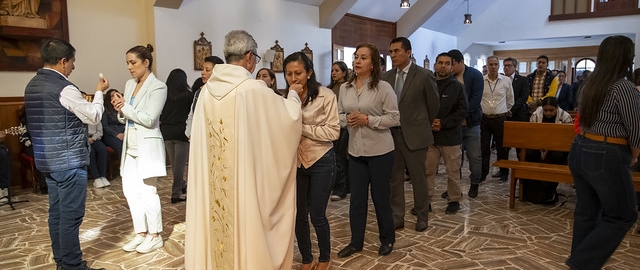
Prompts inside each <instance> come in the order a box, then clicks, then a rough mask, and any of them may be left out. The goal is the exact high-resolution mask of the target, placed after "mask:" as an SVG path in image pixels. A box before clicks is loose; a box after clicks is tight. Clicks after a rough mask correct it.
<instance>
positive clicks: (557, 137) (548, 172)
mask: <svg viewBox="0 0 640 270" xmlns="http://www.w3.org/2000/svg"><path fill="white" fill-rule="evenodd" d="M575 135H576V134H575V131H574V130H573V125H571V124H551V123H531V122H513V121H505V122H504V136H503V142H502V145H503V146H504V147H515V148H522V151H521V152H520V160H498V161H496V162H495V163H493V166H495V167H502V168H509V169H511V173H510V174H509V175H510V178H511V179H510V180H511V181H510V186H509V208H513V207H514V206H515V197H516V196H515V193H516V184H517V182H518V179H519V178H523V179H533V180H543V181H550V182H558V183H573V177H572V176H571V171H570V170H569V166H568V165H556V164H547V163H537V162H527V161H524V160H525V156H526V150H525V149H532V150H539V149H545V150H551V151H562V152H569V150H570V148H571V143H572V142H573V138H574V137H575ZM632 176H633V184H634V187H635V189H636V191H640V173H632ZM519 192H520V198H522V181H521V182H520V184H519Z"/></svg>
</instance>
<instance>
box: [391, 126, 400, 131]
mask: <svg viewBox="0 0 640 270" xmlns="http://www.w3.org/2000/svg"><path fill="white" fill-rule="evenodd" d="M389 129H395V130H402V128H400V126H395V127H390V128H389Z"/></svg>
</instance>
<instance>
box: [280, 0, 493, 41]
mask: <svg viewBox="0 0 640 270" xmlns="http://www.w3.org/2000/svg"><path fill="white" fill-rule="evenodd" d="M285 1H289V2H295V3H299V4H305V5H312V6H320V5H321V4H322V3H323V2H324V1H332V0H285ZM417 1H418V0H409V2H410V3H411V5H412V6H414V5H415V3H416V2H417ZM487 2H490V1H481V2H479V1H469V10H470V13H472V14H473V15H474V16H476V15H478V16H479V15H480V14H482V13H484V11H485V10H488V9H489V8H490V7H491V5H492V4H487ZM408 10H409V9H403V8H400V1H399V0H357V1H356V3H355V4H354V5H353V6H352V7H351V9H349V13H351V14H354V15H358V16H362V17H367V18H374V19H378V20H383V21H388V22H396V21H398V20H399V19H400V17H402V15H404V13H405V12H407V11H408ZM465 13H467V2H466V0H449V1H447V3H445V4H444V6H442V7H441V8H440V9H439V10H438V12H436V14H435V15H433V16H432V17H431V18H430V19H429V20H427V21H426V22H425V23H424V24H423V25H422V27H423V28H426V29H429V30H433V31H437V32H441V33H445V34H448V35H452V36H456V35H457V34H459V32H460V31H461V30H462V29H463V28H464V26H465V25H464V24H462V21H463V19H464V14H465ZM451 18H455V19H454V21H456V22H458V21H459V23H452V19H451Z"/></svg>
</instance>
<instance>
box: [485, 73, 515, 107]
mask: <svg viewBox="0 0 640 270" xmlns="http://www.w3.org/2000/svg"><path fill="white" fill-rule="evenodd" d="M513 104H514V99H513V86H512V85H511V79H509V77H507V76H504V75H500V74H498V78H497V79H496V80H495V81H492V80H490V79H489V75H485V76H484V91H483V92H482V101H480V106H481V107H482V113H483V114H489V115H491V114H503V113H506V112H508V111H509V110H511V107H512V106H513Z"/></svg>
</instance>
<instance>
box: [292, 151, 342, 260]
mask: <svg viewBox="0 0 640 270" xmlns="http://www.w3.org/2000/svg"><path fill="white" fill-rule="evenodd" d="M335 174H336V154H335V152H334V151H333V148H331V149H329V151H327V152H326V153H325V154H324V156H322V157H321V158H320V159H319V160H318V161H316V162H315V163H314V164H313V165H311V166H310V167H309V168H304V166H300V168H298V172H297V174H296V206H297V209H298V210H297V212H296V228H295V231H296V239H298V249H299V250H300V255H302V263H305V264H306V263H311V262H312V261H313V255H311V230H310V229H309V216H311V224H313V227H314V228H315V229H316V236H317V237H318V249H319V250H320V256H319V257H318V261H320V262H328V261H329V260H330V259H331V233H330V229H329V220H328V219H327V216H326V212H327V203H328V202H329V196H330V195H331V189H332V188H333V181H334V176H335Z"/></svg>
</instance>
